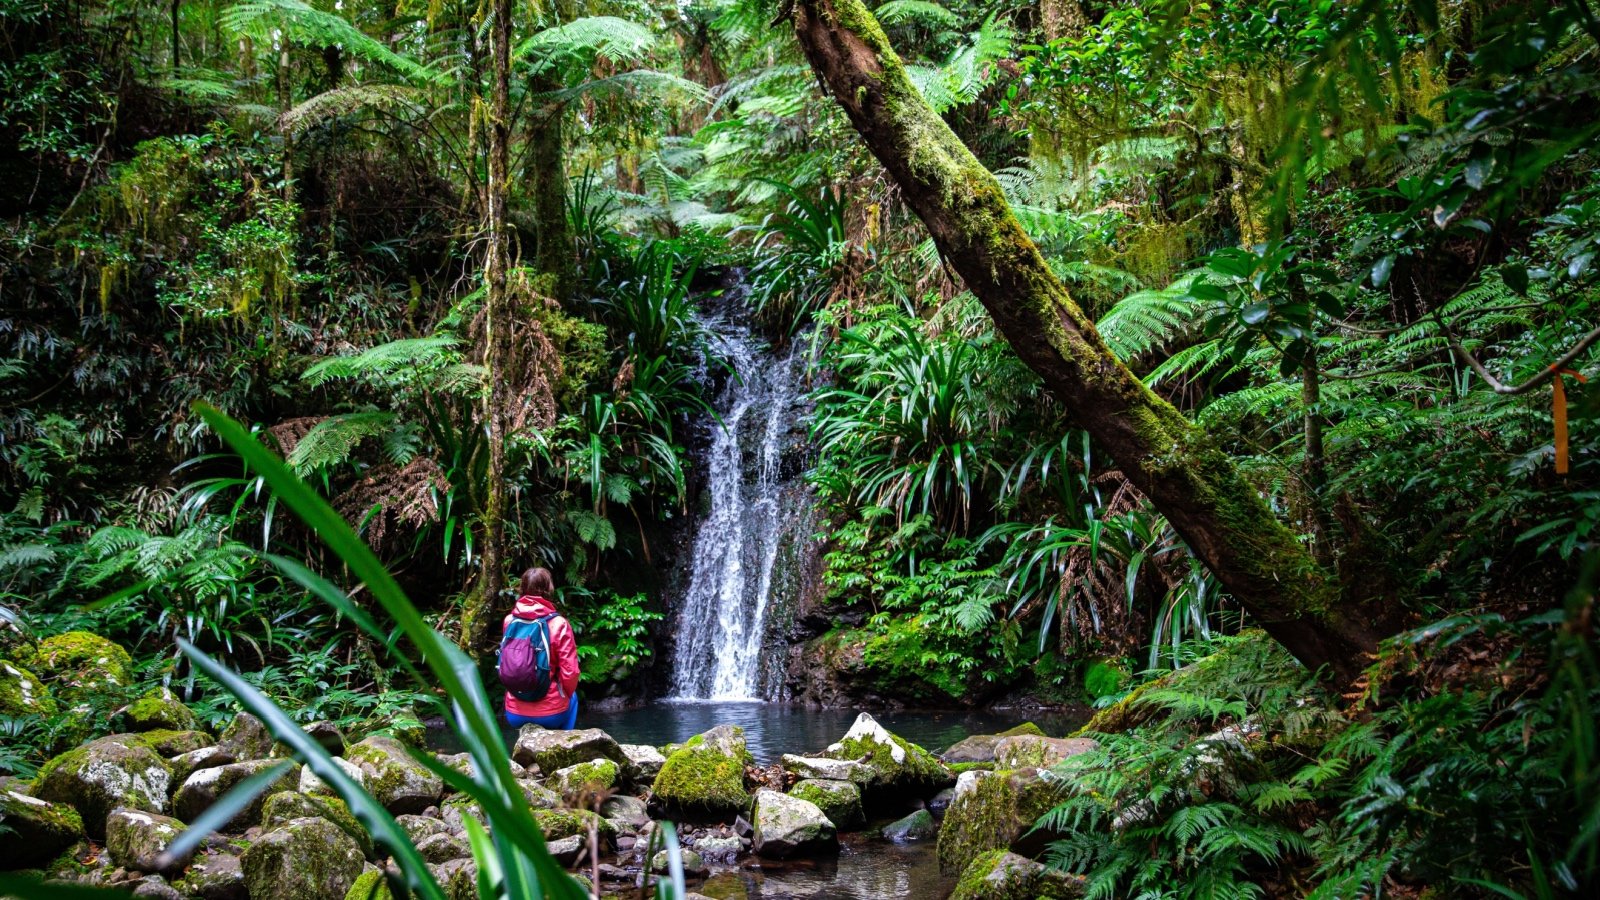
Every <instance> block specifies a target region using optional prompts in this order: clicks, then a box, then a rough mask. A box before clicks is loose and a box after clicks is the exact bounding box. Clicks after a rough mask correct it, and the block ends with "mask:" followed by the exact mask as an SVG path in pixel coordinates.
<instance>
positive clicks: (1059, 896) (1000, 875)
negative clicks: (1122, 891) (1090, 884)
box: [950, 850, 1087, 900]
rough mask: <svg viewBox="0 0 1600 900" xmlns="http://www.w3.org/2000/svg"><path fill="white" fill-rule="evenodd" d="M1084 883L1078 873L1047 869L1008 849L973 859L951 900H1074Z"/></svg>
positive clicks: (1082, 889) (1083, 890)
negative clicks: (1072, 873)
mask: <svg viewBox="0 0 1600 900" xmlns="http://www.w3.org/2000/svg"><path fill="white" fill-rule="evenodd" d="M1086 891H1087V884H1086V882H1085V881H1084V879H1083V877H1082V876H1080V875H1071V874H1068V873H1066V872H1061V871H1057V870H1054V869H1050V868H1047V867H1045V866H1043V865H1041V864H1039V863H1037V862H1034V861H1033V860H1031V859H1028V858H1027V857H1025V856H1019V855H1017V854H1015V853H1012V852H1010V851H1007V850H991V851H989V852H987V853H984V854H983V855H982V856H979V857H978V858H977V859H975V860H973V861H972V864H971V865H970V866H968V867H967V869H966V871H964V872H962V873H961V880H960V881H959V882H958V883H957V884H956V890H955V893H953V894H951V895H950V900H1077V898H1080V897H1082V896H1084V894H1085V893H1086Z"/></svg>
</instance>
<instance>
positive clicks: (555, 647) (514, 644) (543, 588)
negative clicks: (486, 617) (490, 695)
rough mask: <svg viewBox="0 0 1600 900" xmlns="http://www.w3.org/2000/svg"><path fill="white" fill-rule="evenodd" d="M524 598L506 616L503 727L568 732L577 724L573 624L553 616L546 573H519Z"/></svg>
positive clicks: (551, 583) (541, 570)
mask: <svg viewBox="0 0 1600 900" xmlns="http://www.w3.org/2000/svg"><path fill="white" fill-rule="evenodd" d="M521 587H522V595H521V596H519V597H518V598H517V605H516V606H515V607H513V608H512V610H511V613H510V614H509V615H507V616H506V620H505V636H504V637H503V638H502V639H501V641H500V666H499V668H500V681H501V682H502V683H503V684H505V686H506V721H507V722H510V723H511V724H512V725H514V726H519V727H520V726H522V725H539V726H542V727H544V728H550V729H559V730H565V731H570V730H572V729H573V728H574V727H576V726H577V724H578V675H579V672H578V643H577V641H576V640H575V639H574V638H573V634H572V623H570V622H568V621H567V620H566V617H564V616H562V615H560V614H559V613H557V612H556V608H555V604H554V603H553V602H552V601H551V599H550V598H551V597H552V596H553V595H554V594H555V580H554V579H552V578H551V577H550V570H549V569H544V568H533V569H529V570H528V571H526V572H523V573H522V585H521Z"/></svg>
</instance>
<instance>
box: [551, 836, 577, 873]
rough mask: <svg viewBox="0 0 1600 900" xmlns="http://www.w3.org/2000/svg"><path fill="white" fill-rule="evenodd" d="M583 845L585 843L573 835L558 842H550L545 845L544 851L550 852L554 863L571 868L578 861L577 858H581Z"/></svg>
mask: <svg viewBox="0 0 1600 900" xmlns="http://www.w3.org/2000/svg"><path fill="white" fill-rule="evenodd" d="M585 843H587V842H586V841H585V840H584V838H583V837H581V836H579V835H576V834H574V835H570V836H568V837H564V838H562V839H561V840H559V841H550V842H549V843H547V844H545V849H547V850H549V851H550V855H551V856H553V857H555V859H556V862H558V863H560V864H561V865H563V866H571V865H572V864H573V863H575V862H577V861H578V858H579V857H581V856H583V847H584V844H585Z"/></svg>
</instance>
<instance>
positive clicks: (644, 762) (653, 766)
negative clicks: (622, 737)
mask: <svg viewBox="0 0 1600 900" xmlns="http://www.w3.org/2000/svg"><path fill="white" fill-rule="evenodd" d="M618 746H619V747H621V748H622V755H623V756H626V757H627V758H628V764H627V765H626V766H625V767H624V771H625V773H626V774H627V776H628V777H629V778H631V779H633V780H634V781H637V782H639V783H641V784H647V783H649V782H651V781H653V780H655V777H656V774H657V773H659V772H660V771H661V767H662V766H664V765H666V763H667V758H666V756H664V755H662V753H661V751H660V750H657V749H656V748H654V747H651V746H649V745H647V744H619V745H618Z"/></svg>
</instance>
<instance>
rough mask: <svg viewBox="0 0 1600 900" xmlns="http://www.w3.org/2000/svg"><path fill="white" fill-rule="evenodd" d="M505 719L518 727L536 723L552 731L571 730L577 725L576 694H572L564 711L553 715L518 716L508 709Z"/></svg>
mask: <svg viewBox="0 0 1600 900" xmlns="http://www.w3.org/2000/svg"><path fill="white" fill-rule="evenodd" d="M506 721H507V722H510V723H511V724H512V725H514V726H516V727H518V728H521V727H522V726H524V725H538V726H539V727H540V728H549V729H551V730H553V731H571V730H572V729H574V728H577V727H578V695H577V694H573V695H572V700H571V702H569V703H568V704H567V711H566V712H560V713H556V714H555V715H553V716H519V715H517V714H516V713H514V712H512V711H511V710H509V709H508V710H506Z"/></svg>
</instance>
